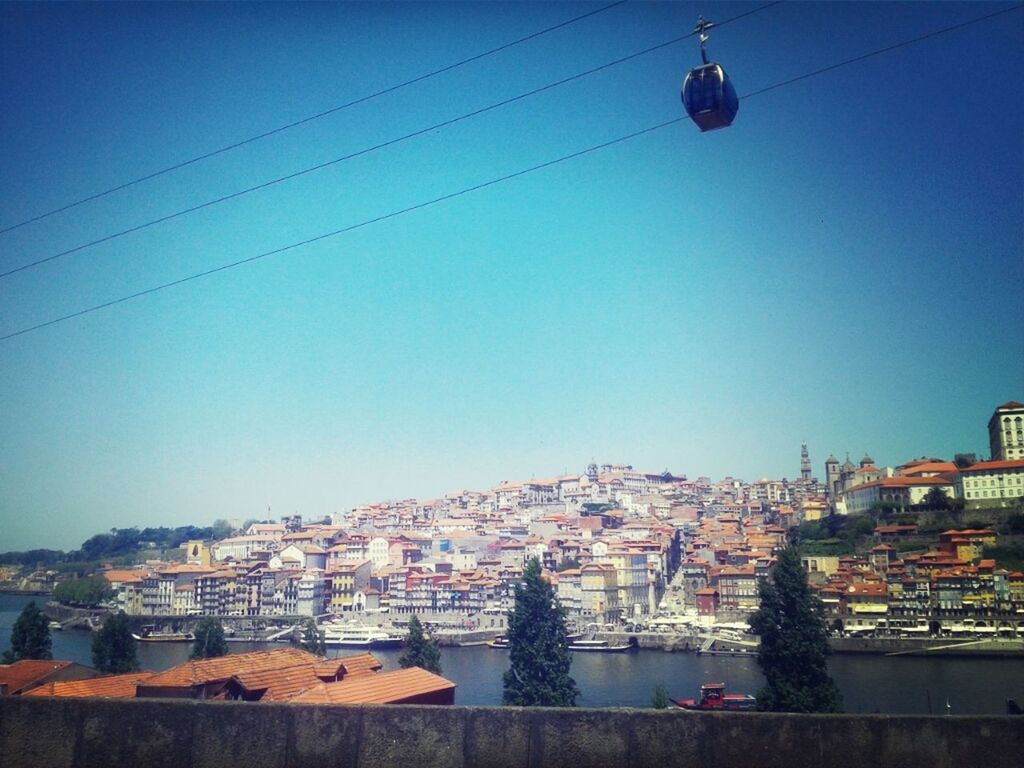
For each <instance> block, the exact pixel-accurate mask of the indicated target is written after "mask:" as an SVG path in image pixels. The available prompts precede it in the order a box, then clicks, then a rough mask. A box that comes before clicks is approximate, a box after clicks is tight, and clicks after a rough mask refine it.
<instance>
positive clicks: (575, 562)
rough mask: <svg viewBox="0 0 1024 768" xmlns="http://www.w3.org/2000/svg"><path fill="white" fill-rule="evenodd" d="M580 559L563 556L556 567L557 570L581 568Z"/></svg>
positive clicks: (559, 571)
mask: <svg viewBox="0 0 1024 768" xmlns="http://www.w3.org/2000/svg"><path fill="white" fill-rule="evenodd" d="M579 567H580V561H579V558H576V557H563V558H562V560H561V561H560V562H559V563H558V565H557V566H556V567H555V571H557V572H558V573H561V572H562V571H568V570H569V569H570V568H579Z"/></svg>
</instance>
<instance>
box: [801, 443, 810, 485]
mask: <svg viewBox="0 0 1024 768" xmlns="http://www.w3.org/2000/svg"><path fill="white" fill-rule="evenodd" d="M800 479H801V480H803V481H804V482H805V483H809V482H811V457H810V456H808V454H807V443H801V444H800Z"/></svg>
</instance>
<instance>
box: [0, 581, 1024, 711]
mask: <svg viewBox="0 0 1024 768" xmlns="http://www.w3.org/2000/svg"><path fill="white" fill-rule="evenodd" d="M32 599H35V600H37V601H38V602H40V603H41V602H42V601H45V600H46V598H45V597H39V598H31V597H25V596H21V595H6V594H0V651H3V650H7V649H8V648H10V637H11V628H12V627H13V625H14V622H15V620H16V619H17V618H18V614H19V613H20V611H21V609H22V607H23V606H24V605H26V604H27V603H28V602H29V600H32ZM52 637H53V657H54V658H55V659H68V660H70V661H77V662H79V663H80V664H87V665H91V663H92V661H91V642H92V633H90V632H88V631H85V630H69V631H63V632H61V631H57V632H53V633H52ZM230 647H231V651H232V652H235V653H240V652H242V651H248V650H256V649H259V648H274V647H277V648H280V647H282V646H280V645H276V644H273V643H269V644H264V643H231V646H230ZM190 650H191V646H190V645H189V644H188V643H140V644H139V650H138V653H139V663H140V665H141V666H142V668H143V669H153V670H163V669H167V668H168V667H172V666H174V665H175V664H180V663H181V662H183V661H185V660H186V659H187V658H188V654H189V651H190ZM353 652H354V651H350V650H344V651H340V652H338V651H332V653H331V655H332V656H333V655H345V654H347V653H353ZM373 653H374V655H375V656H377V657H378V658H379V659H380V660H381V662H383V664H384V668H385V669H397V668H398V657H399V656H400V655H401V651H400V650H380V651H374V652H373ZM441 666H442V667H443V669H444V676H445V677H447V678H448V679H449V680H451V681H452V682H454V683H456V684H457V685H458V688H457V689H456V696H455V701H456V703H458V704H466V705H470V704H475V705H499V704H501V687H502V674H503V673H504V672H505V670H506V669H507V668H508V653H507V651H500V650H494V649H491V648H488V647H486V646H475V647H469V648H442V649H441ZM829 669H830V671H831V673H832V677H833V678H834V679H835V681H836V683H837V684H838V685H839V689H840V691H842V694H843V700H844V704H845V708H846V711H847V712H880V713H886V714H928V713H929V705H930V706H931V712H932V713H934V714H942V713H944V712H945V711H946V702H947V701H948V702H949V711H950V712H951V713H953V714H957V715H1000V714H1005V712H1006V699H1007V698H1015V699H1016V700H1017V701H1018V703H1024V659H960V658H955V659H953V658H917V657H901V658H889V657H885V656H861V655H836V656H833V657H831V659H830V660H829ZM572 676H573V677H574V678H575V680H576V684H577V685H578V686H579V689H580V698H579V702H578V703H579V705H580V706H584V707H647V706H650V702H651V697H652V695H653V692H654V687H655V686H656V685H657V684H658V683H661V684H663V685H664V686H665V687H666V689H667V690H668V692H669V696H671V697H672V698H689V697H692V696H694V695H696V693H697V689H698V688H699V687H700V684H701V683H702V682H705V681H711V680H717V681H724V682H726V683H727V685H728V689H729V690H730V691H738V692H746V693H756V691H757V689H758V688H759V687H760V686H761V685H762V684H763V678H762V676H761V672H760V670H759V669H758V666H757V662H756V661H755V660H754V659H752V658H741V657H731V656H697V655H695V654H691V653H666V652H664V651H636V652H633V653H623V654H600V653H593V654H591V653H574V654H573V657H572Z"/></svg>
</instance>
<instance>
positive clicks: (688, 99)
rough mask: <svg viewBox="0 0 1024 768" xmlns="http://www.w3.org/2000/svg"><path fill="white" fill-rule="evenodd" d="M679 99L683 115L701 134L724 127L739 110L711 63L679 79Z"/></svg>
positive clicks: (732, 91)
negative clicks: (680, 82)
mask: <svg viewBox="0 0 1024 768" xmlns="http://www.w3.org/2000/svg"><path fill="white" fill-rule="evenodd" d="M682 99H683V106H684V107H685V108H686V114H688V115H689V116H690V119H691V120H693V122H695V123H696V124H697V127H698V128H700V129H701V131H713V130H716V129H717V128H727V127H728V126H730V125H732V121H733V119H734V118H735V117H736V113H737V112H738V111H739V108H740V100H739V99H738V98H737V97H736V89H735V88H733V86H732V83H731V82H729V77H728V76H727V75H726V74H725V70H724V69H722V67H721V65H719V64H716V63H714V62H711V63H709V64H704V65H702V66H699V67H697V68H696V69H692V70H690V72H689V74H687V75H686V79H685V80H683V90H682Z"/></svg>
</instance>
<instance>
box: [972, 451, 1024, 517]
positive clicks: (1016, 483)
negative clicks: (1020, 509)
mask: <svg viewBox="0 0 1024 768" xmlns="http://www.w3.org/2000/svg"><path fill="white" fill-rule="evenodd" d="M957 492H958V495H960V496H961V497H962V498H964V499H965V500H966V501H967V503H968V504H970V505H971V506H985V507H993V506H1009V505H1011V504H1013V503H1014V502H1015V501H1017V500H1018V499H1020V498H1021V497H1022V496H1024V458H1022V459H1016V460H1010V461H981V462H978V463H977V464H973V465H971V466H970V467H967V468H966V469H961V470H960V477H959V478H958V479H957Z"/></svg>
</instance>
